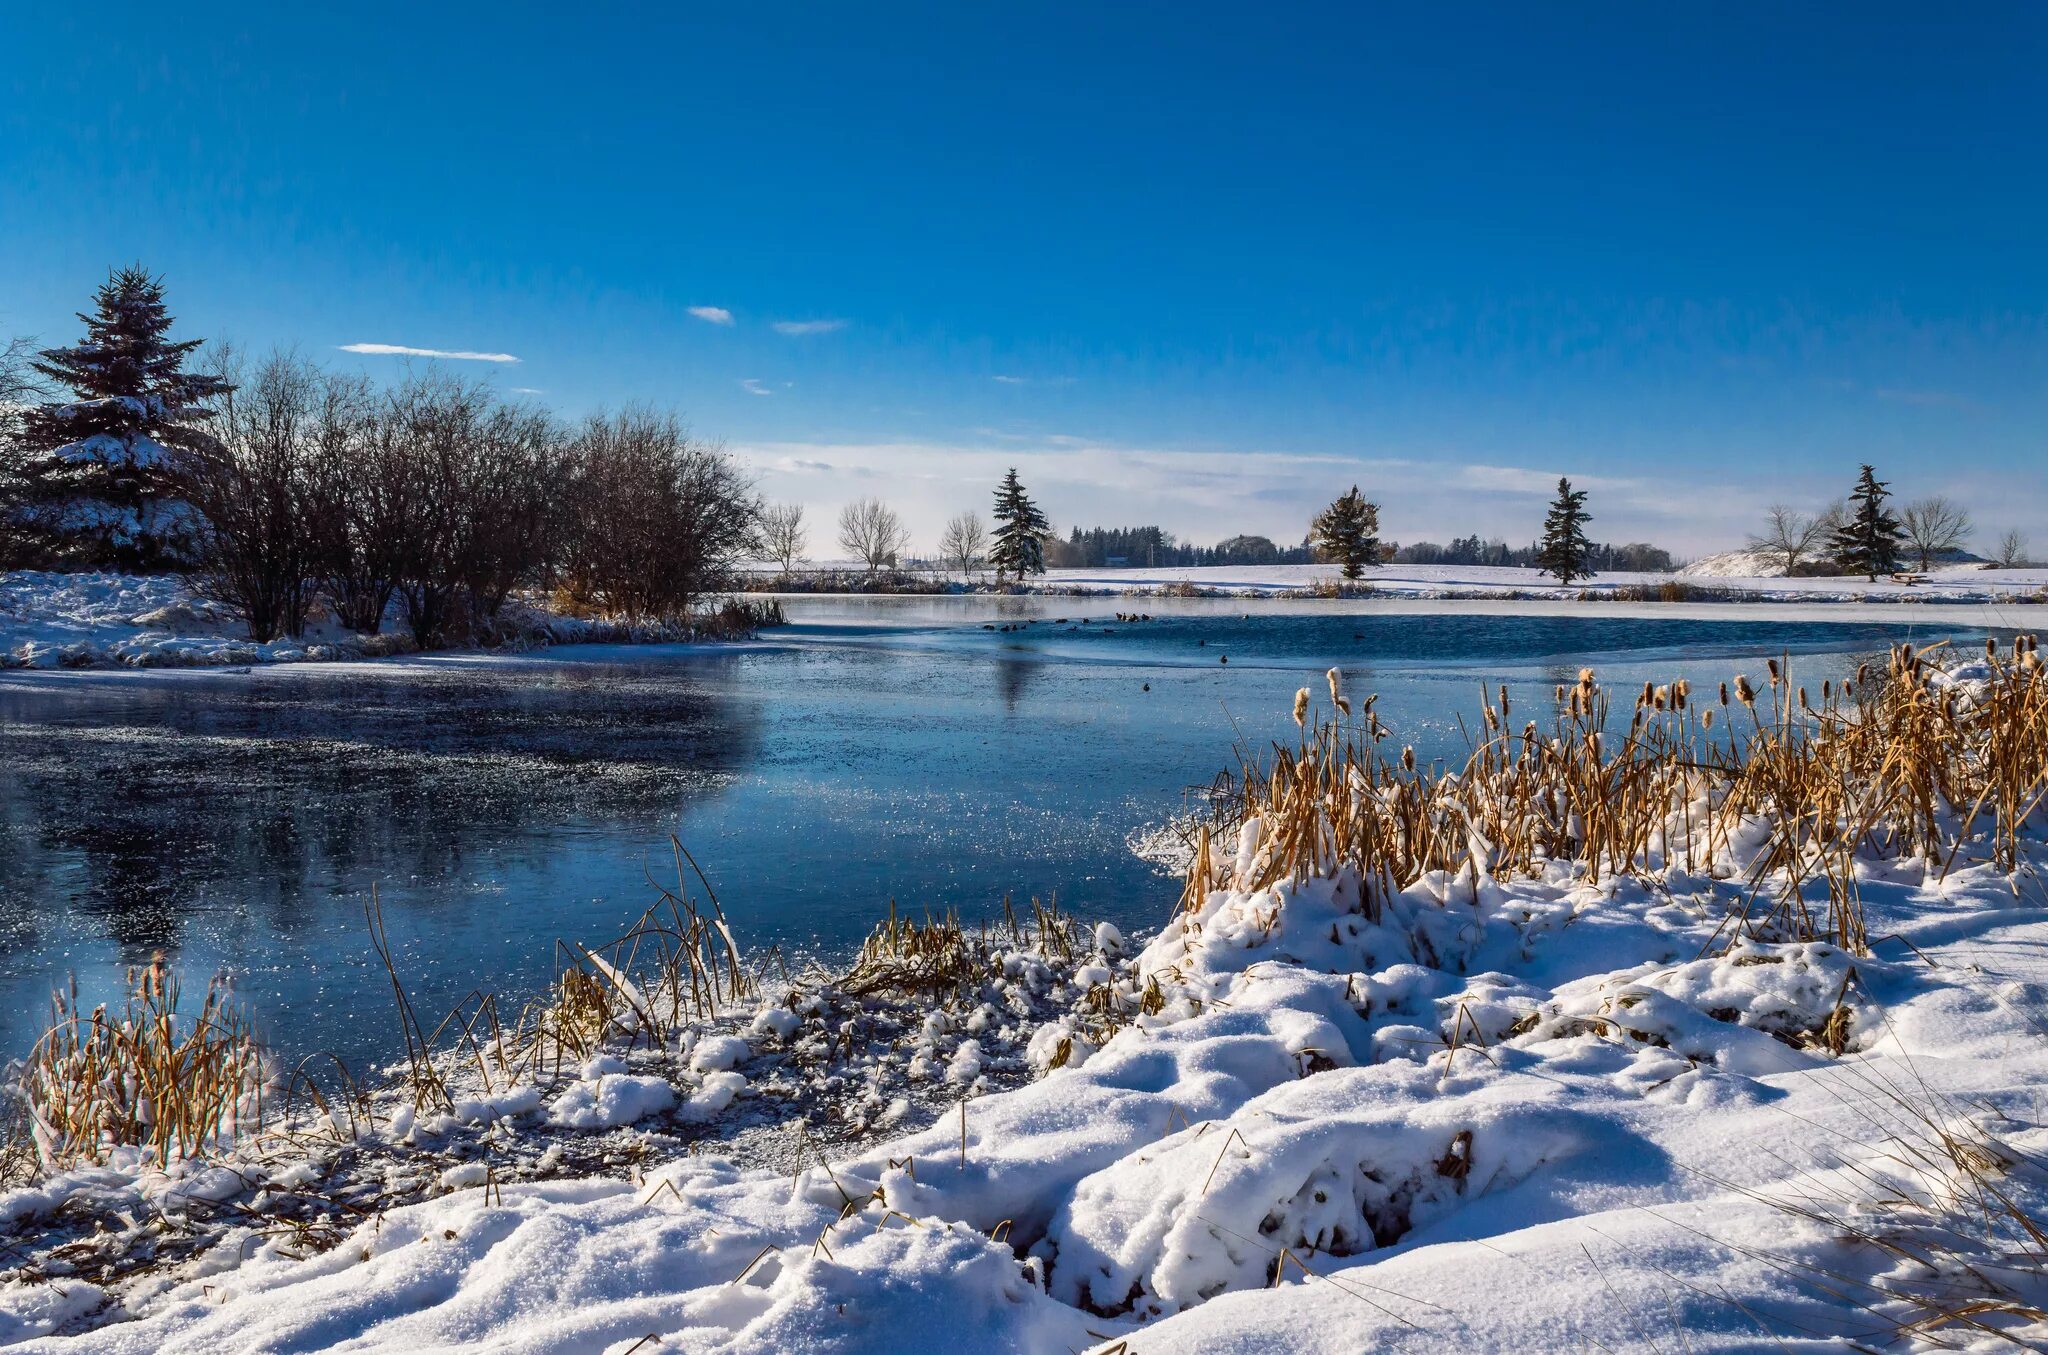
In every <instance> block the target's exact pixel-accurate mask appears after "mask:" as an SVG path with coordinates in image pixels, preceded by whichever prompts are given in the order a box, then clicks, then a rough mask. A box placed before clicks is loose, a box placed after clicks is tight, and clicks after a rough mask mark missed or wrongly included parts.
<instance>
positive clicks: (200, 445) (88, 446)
mask: <svg viewBox="0 0 2048 1355" xmlns="http://www.w3.org/2000/svg"><path fill="white" fill-rule="evenodd" d="M93 302H94V309H93V313H92V314H89V315H88V314H85V313H83V312H81V313H80V314H79V317H78V318H79V319H81V320H83V321H84V322H85V339H84V341H83V342H81V343H79V344H77V345H75V346H74V347H70V348H51V349H46V350H44V351H43V353H42V354H41V355H40V358H39V360H38V361H37V362H36V363H35V368H36V370H37V371H38V372H40V373H42V374H43V375H44V376H45V377H47V378H49V379H50V380H51V381H52V382H56V383H59V384H61V385H63V386H67V387H69V388H70V389H71V390H72V392H73V393H74V398H72V399H69V400H53V401H50V402H49V403H47V404H43V405H39V406H37V407H36V408H35V409H33V410H31V411H30V412H29V414H28V417H27V418H26V419H25V420H24V421H23V429H22V435H21V439H20V447H19V450H18V452H17V453H16V455H15V456H14V457H13V458H12V462H13V464H12V466H11V470H12V473H13V475H14V477H15V478H16V480H17V484H16V486H15V491H16V492H15V493H14V494H13V495H11V496H10V497H11V498H12V499H13V502H14V508H13V510H12V511H13V513H14V515H15V518H16V525H17V526H18V527H19V528H20V530H21V531H22V533H23V535H24V536H25V537H27V538H28V539H29V540H30V541H31V543H33V546H34V548H35V549H36V552H37V553H38V554H40V555H41V556H42V557H43V559H44V560H45V561H47V562H48V563H51V564H70V565H103V566H113V567H116V568H122V569H156V568H162V567H165V566H172V565H180V564H185V563H188V562H189V548H188V542H189V539H190V535H191V532H190V528H191V510H190V509H189V507H187V506H186V505H185V504H184V503H182V502H181V501H180V500H179V499H178V497H177V494H176V484H177V462H178V458H179V457H180V456H182V455H184V454H187V453H190V452H193V451H203V450H210V449H211V448H212V446H213V441H212V438H211V436H210V435H209V434H208V433H207V432H206V430H205V424H206V421H207V420H208V419H210V418H212V416H213V414H212V411H211V410H210V409H208V408H207V407H206V405H207V402H208V401H210V400H212V399H214V398H216V397H218V396H219V395H221V394H223V393H224V392H225V391H226V390H227V388H228V386H227V382H225V381H223V380H222V379H221V378H220V377H217V376H207V375H203V374H201V373H197V372H187V371H185V370H184V365H185V359H186V357H187V356H188V355H189V354H190V353H191V352H192V350H193V349H195V348H197V347H198V346H199V344H200V342H201V341H200V340H198V339H184V340H177V341H174V340H172V339H170V338H169V337H168V335H169V332H170V328H171V323H172V322H171V315H170V312H169V311H168V310H166V309H165V307H164V289H163V282H162V280H161V279H159V278H153V277H151V276H150V275H149V273H148V272H147V271H146V270H144V269H142V268H140V267H129V268H123V269H120V270H118V271H116V272H114V273H112V274H110V275H109V276H108V278H107V281H106V283H105V284H104V285H102V286H101V287H100V289H99V291H98V292H97V293H96V294H95V295H94V297H93Z"/></svg>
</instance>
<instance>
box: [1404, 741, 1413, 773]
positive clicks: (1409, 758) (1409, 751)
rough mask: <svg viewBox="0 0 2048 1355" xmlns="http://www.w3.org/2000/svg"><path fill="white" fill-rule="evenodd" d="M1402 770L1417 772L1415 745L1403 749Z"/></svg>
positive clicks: (1405, 746)
mask: <svg viewBox="0 0 2048 1355" xmlns="http://www.w3.org/2000/svg"><path fill="white" fill-rule="evenodd" d="M1401 770H1402V771H1404V772H1412V771H1414V770H1415V746H1414V745H1413V744H1408V745H1404V746H1403V747H1402V749H1401Z"/></svg>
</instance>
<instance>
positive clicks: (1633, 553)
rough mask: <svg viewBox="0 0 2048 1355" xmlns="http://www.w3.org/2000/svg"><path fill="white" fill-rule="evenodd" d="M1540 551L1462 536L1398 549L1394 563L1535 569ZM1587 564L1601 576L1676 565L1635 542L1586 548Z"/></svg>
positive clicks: (1666, 555) (1652, 571)
mask: <svg viewBox="0 0 2048 1355" xmlns="http://www.w3.org/2000/svg"><path fill="white" fill-rule="evenodd" d="M1538 549H1539V547H1538V546H1537V545H1536V544H1535V543H1533V542H1532V543H1531V544H1529V545H1526V546H1510V545H1509V544H1508V543H1507V542H1505V541H1503V540H1501V539H1500V538H1499V537H1494V538H1492V539H1491V540H1482V539H1481V538H1479V537H1477V536H1460V537H1453V538H1452V540H1451V543H1450V544H1449V545H1447V546H1440V545H1438V544H1437V543H1436V542H1434V541H1415V542H1411V543H1410V544H1408V545H1406V546H1397V547H1395V548H1394V551H1393V555H1392V559H1393V560H1394V561H1395V563H1397V564H1404V565H1504V566H1508V567H1510V568H1515V569H1531V568H1534V567H1535V565H1536V553H1537V551H1538ZM1585 563H1586V565H1587V566H1588V567H1590V568H1592V569H1594V570H1597V571H1601V572H1606V571H1609V570H1621V571H1624V572H1630V571H1633V572H1638V573H1647V574H1664V573H1669V572H1670V571H1671V569H1672V568H1673V567H1674V565H1675V563H1676V562H1675V561H1673V560H1672V558H1671V552H1670V551H1668V550H1665V549H1664V548H1663V547H1662V546H1652V545H1650V544H1649V543H1648V542H1644V541H1631V542H1629V543H1628V544H1627V545H1624V546H1614V545H1608V544H1606V543H1604V542H1597V541H1596V542H1594V543H1593V544H1591V545H1589V546H1588V547H1587V548H1586V559H1585Z"/></svg>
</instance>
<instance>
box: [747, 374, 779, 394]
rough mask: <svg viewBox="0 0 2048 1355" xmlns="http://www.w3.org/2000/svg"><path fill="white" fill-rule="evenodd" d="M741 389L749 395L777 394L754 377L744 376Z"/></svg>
mask: <svg viewBox="0 0 2048 1355" xmlns="http://www.w3.org/2000/svg"><path fill="white" fill-rule="evenodd" d="M740 389H741V390H743V391H745V392H746V393H747V394H749V395H773V394H775V392H774V391H772V390H769V389H768V388H767V387H766V386H764V385H762V384H761V383H760V381H758V380H756V379H755V378H754V377H751V376H743V377H741V378H740Z"/></svg>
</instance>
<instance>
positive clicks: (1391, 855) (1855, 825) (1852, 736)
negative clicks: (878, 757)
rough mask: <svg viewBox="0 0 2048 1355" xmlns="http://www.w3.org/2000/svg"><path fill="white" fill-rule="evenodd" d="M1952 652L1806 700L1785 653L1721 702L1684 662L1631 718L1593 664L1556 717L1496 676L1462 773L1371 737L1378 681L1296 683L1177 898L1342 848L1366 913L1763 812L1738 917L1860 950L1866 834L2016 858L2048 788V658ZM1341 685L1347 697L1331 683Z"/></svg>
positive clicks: (1695, 835)
mask: <svg viewBox="0 0 2048 1355" xmlns="http://www.w3.org/2000/svg"><path fill="white" fill-rule="evenodd" d="M1955 666H1956V665H1955V662H1954V660H1953V658H1952V656H1949V655H1947V654H1945V653H1943V652H1941V651H1939V650H1936V651H1919V652H1916V651H1915V650H1913V649H1912V648H1911V647H1910V646H1905V645H1901V646H1899V647H1898V648H1897V649H1895V650H1894V651H1892V653H1891V655H1890V657H1889V660H1888V661H1887V663H1886V665H1885V668H1884V670H1883V671H1882V672H1881V673H1870V672H1867V671H1866V672H1863V673H1859V674H1858V676H1857V679H1856V680H1855V681H1854V682H1843V683H1839V684H1837V683H1833V682H1828V683H1823V684H1822V685H1821V687H1820V692H1819V700H1818V702H1816V701H1814V700H1813V694H1812V692H1811V691H1810V690H1809V689H1808V688H1805V687H1800V686H1796V685H1795V684H1794V683H1793V682H1792V680H1791V674H1790V665H1789V662H1781V661H1779V660H1772V661H1770V662H1769V663H1768V664H1767V669H1768V673H1769V686H1768V689H1767V691H1765V692H1762V693H1760V692H1759V691H1758V690H1757V689H1756V688H1755V687H1754V686H1753V685H1752V684H1751V683H1750V682H1749V680H1748V679H1747V678H1746V677H1737V678H1736V679H1735V681H1734V683H1733V684H1732V688H1731V686H1729V685H1724V686H1723V687H1722V688H1721V690H1720V693H1719V702H1718V707H1717V706H1716V704H1714V703H1713V702H1710V701H1708V700H1704V699H1700V698H1698V697H1696V696H1695V695H1694V693H1693V692H1692V690H1691V688H1690V686H1689V685H1688V684H1687V683H1686V682H1684V681H1677V682H1672V683H1669V684H1666V685H1658V684H1654V683H1652V684H1645V686H1644V687H1643V689H1642V690H1641V691H1640V692H1639V693H1637V694H1636V695H1635V699H1634V702H1633V709H1632V711H1631V713H1630V715H1629V717H1628V720H1627V723H1626V725H1625V726H1622V725H1621V721H1620V718H1619V716H1618V713H1617V712H1616V711H1615V710H1614V709H1613V705H1614V702H1613V697H1612V694H1611V693H1610V692H1609V690H1608V689H1606V688H1604V687H1602V686H1600V685H1599V684H1598V683H1597V682H1596V681H1595V679H1594V675H1593V673H1592V671H1591V670H1590V669H1588V670H1584V671H1582V672H1581V673H1580V674H1579V678H1578V681H1577V682H1575V683H1572V684H1566V685H1560V686H1559V687H1558V688H1557V693H1556V696H1557V704H1556V710H1555V711H1554V713H1553V715H1552V717H1551V720H1550V723H1549V728H1548V729H1547V730H1543V729H1540V728H1539V726H1538V724H1537V723H1536V722H1535V721H1533V720H1531V721H1527V722H1525V723H1524V724H1523V725H1522V726H1521V727H1520V728H1519V729H1517V728H1516V727H1515V726H1514V725H1513V723H1512V721H1511V718H1510V717H1511V704H1510V700H1509V695H1508V692H1507V690H1506V689H1505V688H1502V689H1500V690H1499V692H1498V693H1497V694H1492V695H1489V696H1488V697H1487V698H1486V699H1484V700H1483V701H1482V703H1481V710H1480V728H1479V730H1478V731H1477V734H1476V736H1475V738H1474V739H1473V750H1472V753H1471V755H1470V757H1469V758H1468V759H1467V760H1466V762H1465V764H1464V766H1463V767H1462V768H1459V769H1456V770H1449V769H1443V768H1436V767H1420V766H1418V765H1417V763H1416V761H1415V758H1414V755H1413V753H1412V751H1411V750H1407V749H1404V750H1403V751H1402V753H1401V755H1400V756H1399V757H1398V758H1393V757H1389V756H1387V755H1385V754H1384V753H1383V752H1382V749H1381V744H1382V742H1383V741H1384V740H1385V738H1386V735H1387V731H1386V729H1385V727H1384V726H1383V725H1382V724H1381V723H1380V722H1379V720H1378V718H1377V717H1376V716H1375V715H1374V713H1373V703H1372V701H1370V700H1368V701H1366V702H1365V703H1364V706H1363V708H1362V709H1361V710H1360V712H1359V714H1358V716H1357V717H1356V718H1355V719H1353V718H1350V717H1349V713H1348V711H1347V710H1345V709H1344V708H1343V706H1342V705H1340V707H1339V710H1338V711H1337V714H1336V716H1335V717H1334V718H1328V719H1321V720H1313V719H1311V718H1310V717H1309V713H1308V709H1307V707H1308V701H1307V696H1308V693H1307V691H1306V689H1304V691H1303V693H1301V694H1300V695H1298V696H1297V697H1296V700H1295V709H1294V716H1295V719H1296V721H1297V723H1298V724H1299V725H1300V727H1301V734H1300V736H1299V738H1298V740H1297V741H1296V742H1295V743H1294V744H1293V745H1292V746H1289V745H1275V747H1274V749H1273V751H1272V754H1271V756H1270V758H1269V760H1268V761H1267V762H1266V763H1265V764H1264V765H1260V764H1259V763H1257V762H1255V761H1254V760H1252V759H1251V758H1250V757H1248V756H1247V757H1243V758H1242V762H1243V766H1242V769H1241V772H1240V773H1239V776H1238V777H1237V779H1236V785H1237V786H1238V787H1240V789H1239V790H1238V791H1237V792H1236V793H1235V794H1234V795H1230V796H1212V797H1211V808H1212V815H1211V818H1212V822H1211V824H1210V825H1208V826H1206V827H1205V828H1204V829H1203V830H1202V831H1201V832H1200V834H1199V836H1198V838H1197V840H1196V843H1195V851H1194V860H1193V862H1192V864H1191V866H1190V868H1189V871H1188V875H1187V882H1186V888H1185V890H1184V891H1183V894H1182V908H1183V911H1184V913H1192V912H1194V911H1196V910H1198V909H1200V907H1201V906H1202V904H1203V902H1204V900H1206V898H1207V897H1208V894H1209V892H1210V891H1211V890H1213V889H1216V888H1219V887H1228V888H1231V889H1235V890H1239V891H1245V892H1253V891H1258V890H1262V889H1268V888H1271V887H1272V886H1273V885H1275V884H1279V883H1282V882H1286V881H1299V880H1304V879H1307V878H1310V877H1312V876H1328V875H1332V874H1334V873H1336V871H1337V870H1338V868H1339V867H1341V866H1350V867H1353V868H1355V869H1356V870H1357V871H1358V873H1359V876H1360V878H1361V879H1362V880H1363V881H1364V883H1365V888H1366V894H1367V897H1366V899H1365V900H1364V906H1365V910H1366V911H1367V913H1368V914H1369V915H1371V916H1374V917H1375V918H1377V916H1378V909H1379V905H1380V902H1381V901H1382V900H1384V899H1385V898H1386V897H1387V895H1388V894H1389V893H1391V892H1393V891H1396V890H1399V889H1402V888H1405V887H1408V886H1410V885H1412V884H1414V883H1415V882H1416V881H1418V880H1420V879H1422V878H1423V877H1424V876H1425V875H1426V874H1428V873H1429V872H1432V871H1441V872H1444V873H1445V874H1446V875H1447V876H1450V877H1453V878H1455V879H1461V880H1465V881H1470V882H1473V883H1474V884H1475V885H1476V883H1477V882H1478V881H1479V880H1482V879H1491V878H1503V877H1514V876H1527V875H1533V874H1537V873H1539V872H1540V871H1541V870H1542V869H1543V867H1544V865H1545V864H1546V863H1548V862H1550V861H1558V860H1566V861H1573V862H1576V863H1578V864H1579V865H1580V867H1581V869H1582V871H1583V874H1584V876H1585V878H1586V879H1587V880H1588V881H1590V882H1598V881H1600V880H1602V879H1604V878H1607V877H1610V876H1616V875H1638V874H1650V873H1653V872H1658V871H1661V870H1663V869H1665V868H1667V867H1670V866H1674V865H1682V866H1684V867H1685V868H1687V869H1688V870H1695V871H1697V870H1707V871H1713V872H1715V873H1719V874H1724V875H1725V874H1727V873H1728V871H1729V870H1730V862H1731V860H1733V858H1734V857H1735V856H1736V855H1737V853H1736V852H1735V851H1734V846H1735V844H1736V843H1737V842H1738V841H1749V840H1752V839H1753V838H1754V834H1755V830H1757V829H1758V828H1759V827H1761V829H1762V830H1763V832H1764V833H1765V835H1766V836H1765V839H1764V842H1763V846H1762V848H1761V850H1755V851H1753V852H1750V853H1749V854H1748V856H1747V859H1746V861H1745V862H1744V863H1743V865H1744V868H1745V869H1746V870H1747V871H1748V878H1749V883H1750V884H1751V886H1752V901H1753V903H1754V902H1755V901H1757V900H1761V899H1763V898H1764V896H1765V894H1766V892H1767V891H1768V894H1769V898H1768V906H1767V907H1765V908H1763V909H1761V910H1760V915H1752V914H1751V912H1748V911H1746V912H1745V914H1744V916H1743V917H1742V918H1741V919H1740V925H1739V926H1738V928H1737V930H1738V931H1739V932H1744V933H1748V934H1752V935H1754V934H1759V933H1764V932H1772V933H1776V934H1780V935H1790V936H1792V937H1795V938H1797V939H1802V940H1825V941H1829V942H1832V943H1834V944H1836V945H1839V946H1841V947H1842V948H1844V949H1846V950H1849V951H1852V952H1856V953H1862V952H1863V951H1864V949H1865V947H1866V944H1867V938H1866V936H1865V934H1864V928H1863V907H1862V901H1861V898H1860V896H1859V892H1858V884H1857V880H1858V876H1857V857H1858V854H1859V853H1863V854H1866V855H1871V856H1877V857H1897V856H1918V857H1921V858H1924V859H1926V860H1928V861H1930V862H1931V863H1933V864H1934V865H1935V866H1936V867H1938V868H1939V869H1940V870H1941V871H1942V872H1944V873H1945V872H1946V870H1947V869H1948V868H1949V866H1950V865H1951V864H1952V863H1953V861H1954V860H1955V858H1956V856H1957V853H1958V852H1959V851H1960V850H1961V848H1962V845H1963V844H1964V843H1965V842H1966V841H1980V842H1981V843H1982V844H1983V845H1984V847H1985V849H1986V851H1987V854H1988V857H1989V859H1990V860H1991V861H1993V862H1994V863H1995V864H1996V865H1997V866H1998V867H1999V868H2001V869H2003V870H2006V871H2013V870H2015V869H2017V867H2018V866H2019V864H2020V840H2021V835H2022V830H2023V828H2024V826H2025V825H2027V824H2028V823H2029V822H2030V821H2032V820H2034V819H2036V818H2037V817H2038V816H2039V815H2040V813H2041V810H2042V806H2043V801H2044V798H2048V675H2044V672H2043V668H2042V664H2041V662H2040V659H2039V656H2038V652H2037V650H2036V646H2035V642H2034V640H2033V638H2032V637H2031V636H2021V637H2019V639H2018V640H2016V641H2015V642H2014V643H2013V645H2012V646H2011V647H2010V648H2009V649H2008V650H2007V651H2005V652H2004V653H2003V654H2001V653H2000V651H1999V648H1998V646H1997V645H1996V643H1995V642H1993V643H1988V644H1987V646H1986V653H1985V658H1984V662H1983V665H1982V666H1981V668H1980V669H1978V670H1977V671H1975V672H1974V673H1973V674H1972V681H1971V682H1970V683H1969V684H1968V685H1967V686H1965V685H1964V684H1961V683H1958V682H1957V681H1955V680H1952V679H1951V677H1950V675H1949V670H1951V669H1953V668H1954V667H1955ZM1332 692H1333V694H1334V695H1336V696H1339V697H1341V695H1342V693H1341V688H1340V687H1339V686H1338V685H1337V684H1335V683H1334V682H1333V684H1332ZM1344 704H1348V703H1344ZM1219 784H1220V783H1219ZM1253 822H1256V824H1257V833H1256V847H1255V849H1254V851H1253V852H1252V854H1251V855H1250V856H1249V857H1248V858H1247V859H1245V860H1242V861H1239V860H1233V859H1228V858H1223V857H1221V856H1220V854H1219V853H1217V852H1216V851H1215V850H1214V847H1213V844H1212V841H1211V834H1212V832H1235V831H1237V830H1239V829H1241V828H1242V827H1243V826H1244V825H1245V824H1249V823H1253ZM1808 886H1813V887H1814V888H1813V889H1811V890H1810V889H1809V888H1808ZM1809 893H1824V895H1825V902H1824V903H1821V902H1819V901H1818V900H1815V901H1809V897H1808V896H1809Z"/></svg>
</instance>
